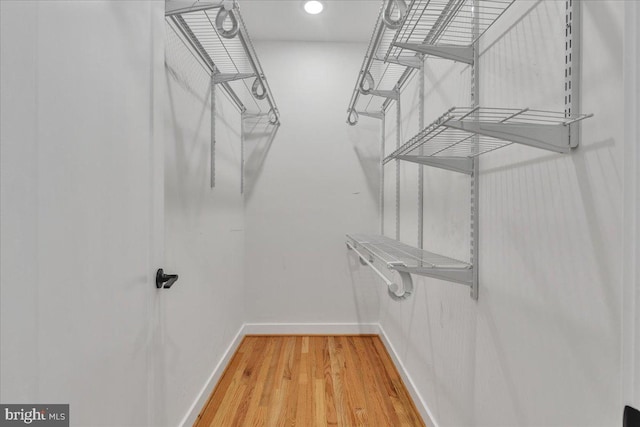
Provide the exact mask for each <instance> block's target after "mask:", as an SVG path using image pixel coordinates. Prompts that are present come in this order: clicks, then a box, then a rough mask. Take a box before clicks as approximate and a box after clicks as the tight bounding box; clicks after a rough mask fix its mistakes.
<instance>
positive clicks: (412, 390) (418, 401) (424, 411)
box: [378, 324, 438, 427]
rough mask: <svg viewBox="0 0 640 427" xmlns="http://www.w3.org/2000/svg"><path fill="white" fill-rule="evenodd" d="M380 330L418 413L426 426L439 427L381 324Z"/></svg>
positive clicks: (381, 337)
mask: <svg viewBox="0 0 640 427" xmlns="http://www.w3.org/2000/svg"><path fill="white" fill-rule="evenodd" d="M378 329H379V331H380V332H379V335H380V339H381V340H382V342H383V343H384V346H385V347H386V348H387V351H388V352H389V355H390V356H391V359H392V360H393V364H394V365H396V368H397V369H398V373H399V374H400V376H401V377H402V381H403V382H404V385H405V386H406V387H407V391H408V392H409V394H410V395H411V398H412V399H413V403H414V404H415V405H416V408H417V409H418V412H420V415H421V416H422V419H423V420H424V422H425V424H427V425H428V426H429V425H430V426H432V427H438V423H437V422H436V419H435V417H434V416H433V413H432V412H431V410H430V409H429V406H428V405H427V403H426V402H425V401H424V399H423V398H422V395H421V394H420V392H419V391H418V389H417V388H416V384H415V383H414V382H413V379H412V378H411V375H409V372H407V369H406V368H405V366H404V364H403V363H402V361H401V360H400V357H399V356H398V353H397V352H396V349H395V348H394V347H393V344H391V341H390V340H389V337H388V336H387V333H386V332H385V331H384V329H383V328H382V325H380V324H379V325H378Z"/></svg>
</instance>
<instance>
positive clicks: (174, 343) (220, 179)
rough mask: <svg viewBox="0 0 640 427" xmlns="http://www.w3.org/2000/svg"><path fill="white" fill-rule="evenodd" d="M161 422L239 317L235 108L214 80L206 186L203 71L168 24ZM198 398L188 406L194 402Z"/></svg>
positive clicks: (190, 391) (178, 405) (173, 415)
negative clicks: (173, 279)
mask: <svg viewBox="0 0 640 427" xmlns="http://www.w3.org/2000/svg"><path fill="white" fill-rule="evenodd" d="M166 88H167V89H166V91H167V102H166V110H165V119H166V122H165V123H166V128H165V130H166V133H165V150H164V153H165V181H164V182H165V255H166V256H165V267H166V270H167V271H168V272H170V273H171V272H176V273H178V274H179V275H180V279H179V280H178V282H177V283H176V285H175V286H174V288H172V289H171V290H170V291H168V292H166V294H165V299H164V300H163V304H162V307H161V309H160V312H161V324H160V330H159V332H158V335H159V345H160V347H161V348H162V349H163V350H164V351H163V353H162V355H163V360H162V361H161V364H162V369H160V370H159V371H158V375H157V376H158V377H159V378H162V379H163V384H162V399H161V401H162V404H161V405H160V406H159V408H158V409H159V410H160V411H163V415H164V417H165V418H164V419H163V420H162V421H163V422H162V424H163V425H177V424H178V423H179V421H180V420H181V418H182V417H183V416H184V415H185V414H186V413H187V411H188V409H189V406H190V405H191V404H193V403H194V399H196V397H197V396H198V393H199V392H200V390H201V389H202V388H203V386H205V383H206V382H207V380H208V379H209V377H210V375H211V373H212V371H213V370H214V368H215V367H216V365H217V363H218V362H219V361H220V360H221V358H222V357H223V354H224V352H225V350H226V349H227V347H228V346H229V343H230V342H231V341H232V340H233V338H234V336H235V335H236V334H237V333H238V331H239V329H240V327H241V326H242V324H243V321H244V310H243V306H244V289H243V285H244V277H243V267H244V265H243V261H244V258H243V255H244V237H245V234H244V213H243V197H242V194H240V159H241V156H240V113H239V111H237V110H236V109H235V107H234V106H233V105H232V104H231V103H230V102H229V101H228V100H227V98H226V97H225V96H224V94H223V92H222V90H220V89H217V90H216V94H217V96H216V111H217V116H216V137H217V143H216V186H215V188H213V189H212V188H210V183H209V182H210V160H209V159H210V140H211V139H210V135H211V104H210V78H209V74H208V73H207V72H205V70H204V68H203V67H202V66H201V65H200V64H199V63H198V62H197V60H196V59H195V57H194V56H193V55H192V54H191V53H190V52H189V50H188V49H187V48H186V46H185V45H184V44H183V43H182V42H181V41H180V39H179V38H178V36H177V34H176V32H175V31H174V30H173V29H172V27H171V26H169V25H167V27H166ZM199 409H200V408H197V409H196V410H197V411H199Z"/></svg>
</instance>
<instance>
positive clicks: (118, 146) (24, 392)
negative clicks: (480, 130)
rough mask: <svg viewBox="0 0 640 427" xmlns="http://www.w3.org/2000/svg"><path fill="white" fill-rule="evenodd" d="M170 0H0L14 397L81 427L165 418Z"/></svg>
mask: <svg viewBox="0 0 640 427" xmlns="http://www.w3.org/2000/svg"><path fill="white" fill-rule="evenodd" d="M163 3H164V2H157V1H156V2H154V1H136V2H113V1H90V2H89V1H85V2H61V1H48V2H42V1H32V2H31V1H2V2H0V7H1V11H0V12H1V19H2V21H1V25H0V27H1V43H2V45H1V46H2V57H1V66H2V70H1V71H2V72H1V73H0V74H1V79H2V80H1V91H0V92H1V102H2V103H1V112H2V116H1V126H0V127H1V141H2V144H1V162H2V163H1V202H2V204H1V242H2V255H1V267H2V270H1V288H0V292H1V294H0V300H1V303H0V304H1V307H0V312H1V319H0V320H1V331H0V339H1V342H0V349H1V350H0V351H1V354H0V356H1V366H0V368H1V377H2V381H1V390H0V396H1V400H2V402H13V403H25V404H29V403H69V404H70V406H71V407H70V420H71V425H108V426H114V425H137V426H139V425H151V424H153V419H154V418H153V417H154V415H153V412H154V409H155V405H154V403H153V397H154V389H153V387H154V381H153V380H154V372H153V371H154V362H153V361H154V357H155V355H154V352H155V351H156V350H157V346H155V345H154V343H153V339H154V327H155V326H154V323H153V322H154V307H155V300H156V299H157V291H156V289H155V286H154V275H155V269H156V268H157V267H159V266H160V261H161V259H162V250H163V249H162V248H163V242H162V240H163V239H162V230H163V226H162V215H163V214H162V206H163V202H162V194H163V193H162V191H163V189H162V188H163V179H162V167H161V165H162V153H163V151H162V140H161V138H160V137H161V132H159V131H158V130H157V129H158V126H160V123H159V120H158V117H161V110H158V107H157V103H158V100H157V94H158V93H159V91H158V90H157V88H158V87H160V86H159V84H160V83H161V82H156V81H155V79H156V78H157V76H163V75H164V74H163V73H164V69H163V57H162V43H163V39H162V31H163V28H162V25H163V19H162V15H163V10H164V4H163ZM159 108H161V105H160V107H159ZM157 165H160V167H158V166H157ZM158 230H160V232H158Z"/></svg>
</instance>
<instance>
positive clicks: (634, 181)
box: [622, 2, 640, 408]
mask: <svg viewBox="0 0 640 427" xmlns="http://www.w3.org/2000/svg"><path fill="white" fill-rule="evenodd" d="M638 24H640V7H638V5H637V4H636V3H635V2H627V3H625V28H624V30H625V38H624V84H625V96H624V111H625V152H624V158H625V161H624V224H623V226H624V230H625V235H624V257H625V258H624V272H623V287H624V295H623V310H624V311H623V332H622V340H623V343H622V348H623V355H622V356H623V365H622V376H623V401H624V404H626V405H631V406H633V407H635V408H640V291H639V290H638V289H639V286H640V268H639V267H638V266H640V248H639V244H640V243H639V242H640V172H639V171H640V169H639V168H640V150H639V149H638V147H637V145H638V144H637V141H638V121H637V117H638V114H639V111H640V110H639V106H640V85H639V84H638V73H639V70H640V60H639V58H640V44H639V43H638Z"/></svg>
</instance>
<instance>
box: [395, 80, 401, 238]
mask: <svg viewBox="0 0 640 427" xmlns="http://www.w3.org/2000/svg"><path fill="white" fill-rule="evenodd" d="M397 90H398V99H397V100H396V150H397V149H398V148H400V144H401V142H400V138H402V135H401V131H400V124H401V121H402V111H401V108H400V93H399V89H397ZM396 240H400V160H397V159H396Z"/></svg>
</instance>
